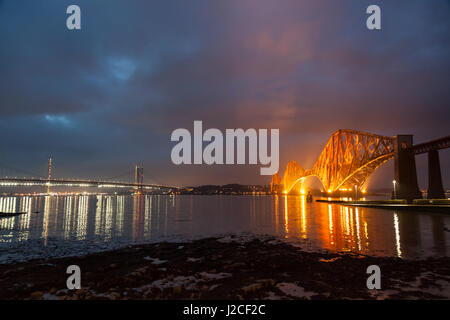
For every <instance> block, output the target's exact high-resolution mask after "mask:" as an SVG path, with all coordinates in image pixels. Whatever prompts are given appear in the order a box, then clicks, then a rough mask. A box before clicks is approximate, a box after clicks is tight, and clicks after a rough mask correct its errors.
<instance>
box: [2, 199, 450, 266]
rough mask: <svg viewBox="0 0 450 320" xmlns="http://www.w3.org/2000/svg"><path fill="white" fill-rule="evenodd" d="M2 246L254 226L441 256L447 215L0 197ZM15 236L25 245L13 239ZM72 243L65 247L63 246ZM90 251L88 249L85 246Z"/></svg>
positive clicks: (354, 248) (339, 244) (403, 253)
mask: <svg viewBox="0 0 450 320" xmlns="http://www.w3.org/2000/svg"><path fill="white" fill-rule="evenodd" d="M0 211H2V212H26V214H23V215H18V216H15V217H6V218H0V260H1V255H2V254H3V253H4V252H8V254H9V253H10V252H13V251H14V250H18V252H19V248H20V250H24V251H23V252H24V253H23V254H25V255H26V254H27V250H34V249H37V248H38V247H44V248H45V247H46V246H48V245H49V241H52V243H54V242H55V241H56V242H58V243H59V242H61V243H63V242H64V246H69V247H71V246H78V245H79V244H83V245H85V249H86V248H88V247H89V246H90V245H91V244H99V243H101V244H102V245H104V246H105V248H108V246H109V244H110V243H113V242H117V241H118V242H120V243H125V244H126V243H139V242H147V241H164V240H174V239H175V240H185V239H193V238H201V237H207V236H215V235H219V234H227V233H241V232H252V233H257V234H269V235H276V236H280V237H284V238H287V239H288V240H289V241H294V242H295V241H298V242H302V243H304V242H305V241H307V242H308V243H309V244H311V245H312V246H313V247H315V248H323V249H328V250H331V251H349V252H350V251H351V252H360V253H365V254H372V255H390V256H397V257H401V258H410V257H424V256H428V255H441V256H446V255H447V245H446V244H447V243H448V242H449V236H450V235H449V232H447V231H445V228H446V227H447V228H448V226H449V224H450V217H449V216H446V215H440V214H427V213H413V212H394V211H386V210H380V209H371V208H355V207H343V206H339V205H335V204H326V203H316V202H313V203H309V202H307V201H306V197H305V196H273V197H270V196H239V197H233V196H157V195H155V196H137V195H136V196H123V195H118V196H111V195H109V196H107V195H98V196H86V195H73V196H45V197H0ZM20 243H23V244H26V245H25V246H19V244H20ZM69 249H71V248H69ZM86 250H88V249H86Z"/></svg>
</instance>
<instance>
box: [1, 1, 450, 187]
mask: <svg viewBox="0 0 450 320" xmlns="http://www.w3.org/2000/svg"><path fill="white" fill-rule="evenodd" d="M376 2H379V1H375V3H376ZM70 4H78V5H80V7H81V9H82V30H80V31H68V30H67V29H66V28H65V19H66V14H65V9H66V7H67V6H68V5H70ZM369 4H374V3H373V1H332V0H330V1H325V0H323V1H299V0H282V1H273V0H258V1H257V0H249V1H244V2H243V1H237V0H231V1H222V0H221V1H206V0H202V1H197V0H196V1H167V2H162V1H133V2H132V3H131V2H126V1H108V2H104V1H92V0H89V1H88V0H86V1H60V0H48V1H45V2H43V1H39V2H38V1H31V0H30V1H20V3H19V2H18V1H13V0H9V1H8V0H6V1H0V43H1V46H0V71H1V74H2V76H1V77H0V130H1V131H2V132H3V134H2V136H1V137H0V147H1V148H2V150H4V151H3V152H2V154H3V155H2V156H3V160H4V161H7V162H8V161H9V162H15V163H17V166H22V167H28V168H31V169H33V170H36V171H38V170H42V162H45V158H46V154H48V153H54V154H56V155H55V158H59V163H60V167H59V170H60V171H59V174H60V175H73V176H80V175H83V176H105V177H107V176H114V173H115V172H116V171H124V170H127V169H128V167H129V166H131V165H132V164H133V163H134V162H136V161H140V162H143V163H144V165H145V167H146V168H147V172H149V173H152V174H151V175H152V176H154V177H155V179H157V180H159V181H163V182H164V181H166V182H167V183H177V184H196V183H215V182H217V183H226V182H232V181H239V182H243V183H246V182H248V183H250V182H258V183H261V182H263V181H264V178H263V177H259V176H258V169H257V168H253V167H250V168H249V167H244V168H243V169H238V168H236V167H233V168H219V167H209V168H203V167H175V166H173V165H171V163H170V149H171V143H170V142H169V136H170V133H171V131H172V130H174V129H176V128H178V127H186V128H191V127H192V122H193V121H194V120H203V122H204V125H205V126H206V127H217V128H221V129H224V128H230V127H243V128H249V127H255V128H280V130H281V136H282V141H281V142H282V144H281V156H282V158H281V160H282V163H281V166H282V167H284V163H286V162H287V161H288V160H290V159H296V160H298V161H299V162H300V163H302V165H304V166H305V167H306V168H307V167H308V166H311V165H312V164H313V163H314V161H315V158H316V157H317V156H318V154H319V153H320V151H321V148H322V147H323V145H324V144H325V142H326V140H327V139H328V136H329V135H330V133H331V132H333V131H334V130H336V129H338V128H353V129H358V130H363V131H370V132H375V133H380V134H386V135H394V134H397V133H413V134H415V136H416V140H426V139H431V138H434V137H438V136H443V135H447V134H448V127H449V123H448V119H449V116H450V111H449V110H450V109H449V107H448V106H449V102H450V93H449V91H448V89H447V84H448V83H449V80H450V79H449V77H450V76H449V75H450V60H449V59H448V58H449V56H450V55H449V53H450V44H449V42H448V39H449V33H450V28H449V24H450V22H449V20H448V16H447V13H448V12H450V11H449V9H450V8H449V7H450V5H449V2H448V1H443V0H442V1H440V0H436V1H424V0H423V1H422V0H417V1H415V0H403V1H395V2H392V1H391V2H379V4H380V5H381V7H382V23H383V24H382V27H383V29H382V31H369V30H367V29H366V28H365V19H366V14H365V8H366V7H367V6H368V5H369ZM447 158H448V157H445V153H444V158H443V160H442V161H443V163H444V164H445V165H446V166H448V164H449V162H450V160H449V159H447ZM81 172H82V173H81ZM444 175H446V179H447V181H448V180H449V178H450V176H449V173H445V171H444Z"/></svg>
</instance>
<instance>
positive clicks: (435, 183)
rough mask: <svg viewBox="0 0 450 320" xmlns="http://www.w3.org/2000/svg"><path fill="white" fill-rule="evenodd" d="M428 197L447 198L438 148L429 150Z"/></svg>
mask: <svg viewBox="0 0 450 320" xmlns="http://www.w3.org/2000/svg"><path fill="white" fill-rule="evenodd" d="M428 199H445V193H444V187H443V186H442V175H441V165H440V161H439V151H438V150H430V151H429V152H428Z"/></svg>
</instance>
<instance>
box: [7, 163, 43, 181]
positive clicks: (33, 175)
mask: <svg viewBox="0 0 450 320" xmlns="http://www.w3.org/2000/svg"><path fill="white" fill-rule="evenodd" d="M0 168H4V169H9V170H14V171H16V172H19V173H25V174H27V175H31V176H32V177H39V178H42V179H46V178H47V177H44V176H42V175H40V174H37V173H35V172H30V171H27V170H21V169H18V168H15V167H12V166H8V165H6V164H4V163H1V162H0Z"/></svg>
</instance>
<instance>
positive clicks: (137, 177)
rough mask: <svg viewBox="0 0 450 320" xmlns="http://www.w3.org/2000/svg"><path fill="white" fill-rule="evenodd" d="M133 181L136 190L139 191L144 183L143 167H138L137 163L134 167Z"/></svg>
mask: <svg viewBox="0 0 450 320" xmlns="http://www.w3.org/2000/svg"><path fill="white" fill-rule="evenodd" d="M134 183H135V184H136V191H137V192H138V193H141V192H142V184H143V183H144V168H143V167H140V166H139V165H138V164H137V165H136V167H135V169H134Z"/></svg>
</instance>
